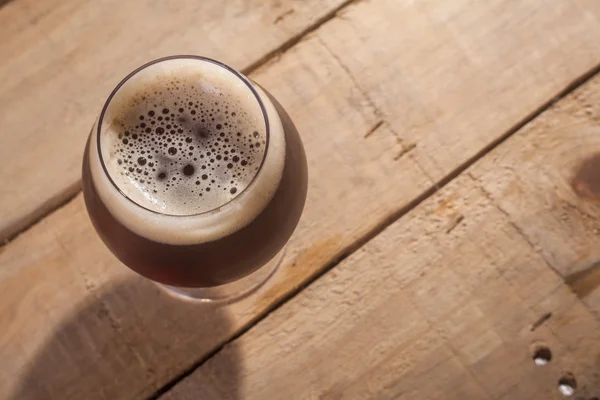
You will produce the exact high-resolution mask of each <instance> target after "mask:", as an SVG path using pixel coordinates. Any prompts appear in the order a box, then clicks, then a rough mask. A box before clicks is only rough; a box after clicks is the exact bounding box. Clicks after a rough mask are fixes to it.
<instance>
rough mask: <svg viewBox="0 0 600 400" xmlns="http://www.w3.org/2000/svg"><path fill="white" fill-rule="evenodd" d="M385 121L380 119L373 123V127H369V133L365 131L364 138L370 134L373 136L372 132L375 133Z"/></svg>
mask: <svg viewBox="0 0 600 400" xmlns="http://www.w3.org/2000/svg"><path fill="white" fill-rule="evenodd" d="M384 123H385V121H379V122H377V123H376V124H375V125H373V127H371V129H369V130H368V131H367V133H365V135H364V136H363V138H364V139H366V138H368V137H369V136H371V135H372V134H374V133H375V131H377V130H378V129H379V128H381V126H382V125H383V124H384Z"/></svg>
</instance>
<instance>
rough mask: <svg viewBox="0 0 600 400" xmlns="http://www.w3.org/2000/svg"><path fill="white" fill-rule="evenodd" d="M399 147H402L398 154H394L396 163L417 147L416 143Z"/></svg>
mask: <svg viewBox="0 0 600 400" xmlns="http://www.w3.org/2000/svg"><path fill="white" fill-rule="evenodd" d="M401 146H402V148H401V149H400V151H399V152H398V154H396V155H395V156H394V161H398V160H399V159H401V158H402V157H404V156H405V155H406V154H408V153H409V152H410V151H412V150H413V149H414V148H415V147H417V144H416V143H408V144H402V145H401Z"/></svg>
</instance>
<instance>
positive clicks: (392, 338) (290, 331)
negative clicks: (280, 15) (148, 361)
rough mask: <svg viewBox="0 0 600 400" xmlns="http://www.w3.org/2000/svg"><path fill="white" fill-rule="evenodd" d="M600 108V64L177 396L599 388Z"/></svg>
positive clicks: (402, 395) (517, 395)
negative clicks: (545, 357) (236, 382)
mask: <svg viewBox="0 0 600 400" xmlns="http://www.w3.org/2000/svg"><path fill="white" fill-rule="evenodd" d="M599 105H600V76H596V77H595V78H594V79H593V80H591V81H589V82H588V83H586V84H585V85H584V86H583V87H581V88H579V89H578V90H576V91H575V92H574V93H572V94H571V95H569V96H568V97H566V98H565V99H563V100H561V101H560V102H558V103H557V104H555V105H554V106H552V107H551V108H550V109H549V110H547V111H546V112H545V113H543V114H542V115H540V116H539V117H538V118H537V119H535V120H534V121H533V122H531V123H530V124H528V125H527V126H526V127H524V128H523V129H522V130H520V131H519V132H517V133H516V134H515V135H514V136H512V137H511V138H509V139H508V140H507V141H506V142H505V143H503V144H502V145H500V146H499V147H497V148H496V149H494V150H493V151H492V152H490V153H488V154H487V155H486V156H485V157H484V158H482V159H481V160H480V161H479V162H477V163H476V164H474V165H473V166H472V167H470V168H469V169H467V170H466V171H465V172H464V173H463V174H461V175H459V176H458V177H457V178H456V179H454V180H453V181H452V182H450V184H448V186H446V187H444V188H443V189H442V190H441V191H439V192H438V193H436V194H435V195H434V196H433V197H430V198H429V199H427V200H426V201H425V202H423V203H422V204H420V205H419V206H418V207H416V208H415V209H413V210H412V211H411V212H410V213H409V214H407V215H405V216H404V217H403V218H401V219H400V220H399V221H397V222H396V223H394V224H393V225H391V226H390V227H389V228H388V229H386V230H384V231H383V232H382V233H381V234H379V235H378V236H377V237H375V238H374V239H373V240H371V241H370V242H368V243H367V244H366V245H365V246H363V247H362V248H360V249H359V250H358V251H356V252H355V253H354V254H352V255H351V256H350V257H349V258H348V259H347V260H345V261H343V262H342V263H341V264H340V265H338V266H336V268H334V269H333V270H331V271H329V272H328V273H327V274H325V275H324V276H323V277H321V278H320V279H319V280H317V281H316V282H314V283H313V284H312V285H310V286H309V287H307V288H306V289H304V290H303V291H302V292H301V293H299V294H298V295H297V297H295V298H293V299H292V300H290V301H288V302H287V303H286V304H284V305H283V306H281V307H280V308H279V309H277V310H276V311H275V312H274V313H272V314H271V315H269V316H268V317H267V318H265V319H264V320H263V321H261V322H260V323H258V324H257V325H256V326H254V327H253V328H252V329H251V330H250V331H248V332H247V333H245V334H244V335H243V336H241V337H240V338H239V339H237V340H235V341H234V342H232V343H230V344H229V345H228V346H227V347H226V348H225V349H223V350H221V351H220V352H219V353H218V354H217V355H216V356H215V357H213V358H211V359H210V360H208V361H207V362H206V363H205V364H204V365H202V366H201V367H200V368H199V369H197V370H196V371H195V372H194V373H193V374H192V375H191V376H189V377H188V378H186V379H185V380H183V381H182V382H180V383H179V384H178V385H177V386H175V387H174V388H173V389H172V390H171V391H169V392H168V394H167V395H166V396H165V397H164V399H165V400H167V399H168V400H171V399H172V400H175V399H177V400H184V399H196V398H203V397H206V398H219V399H279V398H281V399H283V398H294V399H319V400H326V399H327V400H332V399H336V400H341V399H378V400H383V399H424V400H429V399H457V400H458V399H461V400H462V399H506V400H509V399H520V400H521V399H545V400H546V399H561V398H564V397H563V396H562V395H561V394H560V392H559V390H558V385H559V380H560V379H561V378H563V377H568V376H569V374H572V375H573V376H574V378H575V382H576V385H577V388H576V393H575V395H574V398H576V399H591V398H597V396H600V377H599V375H598V368H599V365H598V360H599V359H600V323H599V322H598V319H597V317H598V316H599V315H600V289H599V286H600V279H599V278H598V264H599V263H600V246H599V243H600V161H599V160H600V156H599V155H600V124H599V122H600V106H599ZM586 305H587V306H588V307H586ZM544 347H545V348H548V349H549V350H550V352H551V355H552V359H551V360H550V363H549V364H548V365H546V366H536V364H535V363H534V361H533V359H532V356H533V354H534V352H535V351H536V350H538V349H540V348H544ZM239 358H242V359H243V362H242V363H237V364H234V363H232V359H239ZM234 365H235V366H236V367H237V369H236V370H235V374H236V377H239V376H241V381H242V384H241V385H240V386H237V387H236V386H233V385H232V384H231V381H230V379H229V378H230V376H231V375H230V374H231V372H232V367H233V366H234ZM238 379H240V378H238ZM282 394H285V395H282Z"/></svg>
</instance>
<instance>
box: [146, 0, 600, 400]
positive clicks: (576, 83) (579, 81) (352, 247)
mask: <svg viewBox="0 0 600 400" xmlns="http://www.w3.org/2000/svg"><path fill="white" fill-rule="evenodd" d="M358 1H361V0H358ZM350 3H352V1H351V2H348V4H350ZM334 14H335V13H334ZM334 17H335V15H334ZM332 18H333V17H332ZM308 33H310V32H308ZM300 40H301V38H300V39H299V40H296V41H295V43H297V42H299V41H300ZM288 48H289V47H288ZM284 51H285V50H284ZM598 73H600V64H597V65H596V66H595V67H593V68H591V69H590V70H588V71H587V72H585V73H584V74H583V75H581V76H580V77H578V78H576V79H574V80H573V81H572V82H571V83H569V84H568V85H567V86H566V87H565V88H564V89H563V90H561V91H560V92H559V93H558V94H557V95H556V96H554V97H552V98H551V99H550V100H548V101H546V102H544V103H542V104H541V105H540V106H539V107H538V108H537V109H535V110H534V111H532V112H531V113H530V114H529V115H527V116H526V117H525V118H523V119H522V120H521V121H520V122H517V123H516V124H515V125H514V126H513V127H512V128H510V129H509V130H508V131H506V132H505V133H504V134H503V135H500V136H499V137H498V138H497V139H496V140H493V141H492V142H490V143H489V144H488V145H487V146H485V147H483V148H482V149H481V150H480V151H479V152H477V153H476V154H475V155H473V156H472V157H470V158H469V159H467V160H466V161H465V162H464V163H462V164H460V165H459V166H458V167H457V168H456V169H454V170H453V171H452V172H450V173H449V174H448V175H446V176H445V177H443V178H442V179H440V180H439V181H438V182H436V183H434V184H433V186H432V187H431V188H429V189H427V190H426V191H424V192H423V193H422V194H421V195H420V196H418V197H416V198H415V199H414V200H412V201H411V202H409V203H408V204H406V205H405V206H404V207H402V208H401V209H400V210H398V211H396V212H394V213H392V214H391V215H390V216H388V217H387V218H385V219H384V220H383V221H381V222H380V223H379V224H378V225H377V226H375V227H374V228H373V229H372V230H371V231H369V232H367V233H366V234H365V235H363V236H362V237H361V238H359V239H357V240H356V241H355V242H354V243H351V244H349V245H348V246H347V247H346V248H345V249H344V250H343V251H342V252H341V254H340V255H339V256H338V257H337V258H336V259H334V260H333V261H331V262H330V263H328V264H327V265H325V266H324V267H323V268H322V269H321V270H319V271H317V272H316V273H315V274H314V275H312V276H311V277H309V278H308V279H306V281H305V282H304V283H302V284H301V285H299V286H297V287H296V288H294V289H293V290H291V291H289V292H287V293H286V294H284V295H283V296H282V297H281V298H280V299H279V300H277V301H275V302H274V303H273V304H271V305H270V306H269V307H267V308H266V309H265V310H263V311H262V312H260V313H259V314H257V315H256V316H255V317H254V318H252V320H250V321H249V322H248V323H247V324H245V325H244V326H243V327H242V328H240V330H239V331H238V332H237V333H236V334H234V335H233V336H232V337H231V338H230V339H229V340H227V341H226V342H225V343H223V344H222V345H220V346H218V347H217V348H215V349H214V350H213V351H211V352H210V353H209V354H207V355H205V356H204V357H202V358H201V359H200V360H198V361H197V362H195V363H194V364H193V365H192V366H190V367H189V368H187V369H186V370H184V371H183V372H181V373H180V374H179V375H177V376H176V377H174V378H173V379H171V380H170V381H169V382H168V383H167V384H165V385H164V386H163V387H161V388H160V389H158V390H157V391H156V392H155V393H154V394H153V395H151V396H149V397H148V400H157V399H159V398H160V397H162V395H163V394H165V393H167V392H168V391H169V390H171V389H172V388H173V387H174V386H175V385H177V384H178V383H179V382H181V381H183V380H184V379H185V378H187V377H188V376H189V375H191V374H192V373H193V372H194V371H195V370H196V369H198V368H200V367H201V366H202V365H203V364H204V363H205V362H207V361H208V360H209V359H211V358H212V357H213V356H215V355H216V354H218V353H219V352H220V351H221V350H222V349H223V348H224V347H225V346H227V345H228V344H230V343H232V342H234V341H235V340H236V339H238V338H239V337H241V336H242V335H244V334H245V333H246V332H248V331H249V330H250V329H252V327H253V326H254V325H256V324H258V323H259V322H261V321H262V320H263V319H265V318H266V317H267V316H268V315H269V314H271V313H272V312H274V311H276V310H277V309H278V308H279V307H281V306H282V305H284V304H285V303H287V302H288V301H290V300H291V299H293V298H294V297H296V295H298V294H299V293H300V292H302V291H303V290H304V289H306V288H307V287H308V286H310V285H311V284H313V283H314V282H315V281H317V280H318V279H319V278H321V277H322V276H323V275H325V274H326V273H328V272H329V271H330V270H332V269H333V268H334V267H335V266H336V265H338V264H339V263H341V262H342V261H344V260H345V259H346V258H348V257H349V256H350V255H351V254H352V253H354V252H355V251H356V250H358V249H359V248H361V247H362V246H364V245H365V244H366V243H367V242H369V241H370V240H371V239H373V238H374V237H376V236H377V235H379V234H380V233H381V232H382V231H384V230H385V229H386V228H387V227H389V226H390V225H391V224H393V223H394V222H396V221H397V220H398V219H400V218H402V217H403V216H404V215H406V214H407V213H408V212H410V211H411V210H412V209H413V208H415V207H417V206H419V205H420V204H421V203H422V202H424V201H425V200H427V199H428V198H429V197H431V196H433V195H434V194H435V193H436V192H438V191H439V190H440V189H442V188H443V187H445V186H446V185H447V184H449V183H450V182H451V181H452V180H454V178H456V177H457V176H459V175H460V174H462V173H463V172H465V171H466V170H467V169H468V168H469V167H470V166H472V165H473V164H475V163H476V162H478V161H479V160H480V159H482V158H483V157H485V155H486V154H488V153H489V152H490V151H492V150H493V149H494V148H496V147H497V146H499V145H501V144H502V143H504V142H505V141H506V140H507V139H509V138H510V137H511V136H512V135H514V134H515V133H517V132H518V131H519V130H521V129H522V128H523V127H524V126H525V125H527V124H529V123H530V122H531V121H533V120H534V119H535V118H537V117H538V116H539V115H540V114H542V113H543V112H544V111H546V110H548V109H549V108H550V107H552V105H553V104H555V103H556V102H558V101H560V100H562V99H563V98H564V97H565V96H567V95H568V94H569V93H571V92H572V91H574V90H576V89H577V88H579V87H580V86H582V85H583V84H585V83H586V82H587V81H589V80H590V79H591V78H592V77H593V76H594V75H596V74H598ZM385 123H386V121H385V120H380V121H378V122H377V123H376V124H375V125H374V126H373V127H372V128H371V129H369V130H368V132H366V133H365V135H364V139H365V140H368V138H369V137H370V136H371V135H373V134H374V133H376V131H377V130H378V129H379V128H380V127H381V126H383V125H384V124H385ZM463 218H464V217H463V216H462V215H459V216H457V217H456V220H455V221H454V223H451V224H449V226H448V227H447V228H446V231H447V233H449V232H450V231H452V230H453V229H454V228H455V227H456V226H457V225H458V224H459V223H460V222H461V221H462V220H463ZM452 225H454V226H452ZM543 322H544V321H542V323H543ZM534 329H535V328H534Z"/></svg>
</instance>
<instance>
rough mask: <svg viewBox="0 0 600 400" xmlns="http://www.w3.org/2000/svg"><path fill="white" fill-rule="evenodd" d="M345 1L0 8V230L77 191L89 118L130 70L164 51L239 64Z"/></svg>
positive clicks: (141, 0) (51, 1)
mask: <svg viewBox="0 0 600 400" xmlns="http://www.w3.org/2000/svg"><path fill="white" fill-rule="evenodd" d="M344 4H345V2H344V1H343V0H325V1H319V0H308V1H302V2H299V1H293V0H269V1H261V0H235V1H228V2H227V7H225V6H224V3H223V2H222V1H218V0H209V1H195V0H186V1H177V2H175V3H171V2H161V1H158V2H157V1H153V0H134V1H126V2H122V1H118V0H105V1H81V0H70V1H59V0H44V1H41V2H40V1H30V0H22V1H21V0H18V1H14V2H11V3H9V4H7V5H6V6H5V7H2V8H0V27H1V28H0V37H2V41H1V42H0V59H2V60H3V62H2V63H1V65H0V76H3V77H5V79H2V81H1V82H0V107H1V109H2V111H1V112H0V126H2V131H1V132H0V142H1V143H2V146H0V158H1V159H2V160H3V161H4V162H5V164H4V165H5V167H4V168H2V169H1V170H0V180H2V181H4V182H8V183H9V184H8V185H4V187H3V188H2V189H0V208H1V209H2V210H3V212H2V215H1V216H0V240H4V239H6V238H7V237H10V236H12V235H14V234H15V233H16V232H18V231H20V230H21V229H23V228H24V227H26V226H27V225H28V224H30V223H31V222H33V221H35V220H36V219H37V218H39V217H41V216H43V215H45V214H46V213H48V211H49V210H52V209H53V208H55V207H56V206H57V205H59V204H60V203H61V202H64V201H65V200H66V199H68V198H69V197H72V196H73V195H74V194H75V193H76V192H77V190H78V188H79V180H80V175H81V171H80V164H81V152H82V149H83V147H84V145H85V140H86V138H87V135H88V134H89V130H90V127H91V126H92V124H93V123H94V119H95V118H96V117H97V115H98V113H99V112H100V108H101V107H102V103H103V102H104V100H105V99H106V97H107V96H108V94H109V93H110V91H111V90H112V88H113V87H114V86H115V85H116V84H117V83H118V80H119V79H120V78H121V77H124V76H125V75H126V74H127V73H128V72H129V71H132V70H133V69H135V68H137V67H138V66H140V65H142V64H144V63H145V62H147V61H150V60H152V59H155V58H158V57H163V56H166V55H172V54H201V55H205V56H208V57H213V58H217V59H219V60H222V61H224V62H226V63H227V64H230V65H232V66H234V67H236V68H239V69H246V68H248V67H250V66H251V65H253V64H255V63H256V62H257V61H258V60H260V59H262V58H263V57H264V56H265V55H266V54H268V53H270V52H272V51H274V50H276V49H277V48H279V47H281V46H283V45H285V43H286V42H287V41H290V40H294V38H295V37H296V36H297V35H299V34H300V33H302V32H304V31H305V30H306V29H308V28H309V27H311V26H312V25H314V24H317V23H319V22H320V21H321V20H322V19H323V18H329V15H330V14H331V13H333V12H334V11H335V10H336V9H338V8H339V7H340V6H342V5H344ZM41 170H43V171H45V173H44V179H40V178H39V173H40V171H41Z"/></svg>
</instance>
